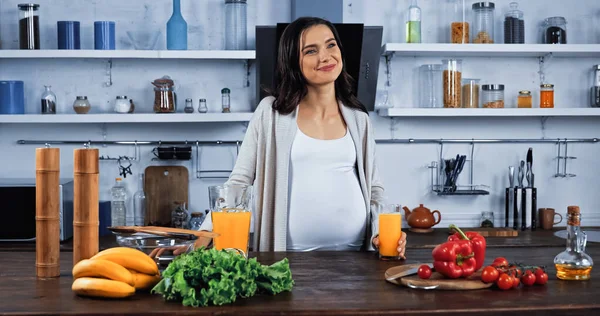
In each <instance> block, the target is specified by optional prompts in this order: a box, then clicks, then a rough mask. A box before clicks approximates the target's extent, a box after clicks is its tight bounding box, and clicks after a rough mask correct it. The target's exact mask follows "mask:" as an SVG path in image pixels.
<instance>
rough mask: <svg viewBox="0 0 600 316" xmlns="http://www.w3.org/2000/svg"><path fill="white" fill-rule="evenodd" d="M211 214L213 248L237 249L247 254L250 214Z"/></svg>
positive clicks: (225, 212)
mask: <svg viewBox="0 0 600 316" xmlns="http://www.w3.org/2000/svg"><path fill="white" fill-rule="evenodd" d="M224 210H225V211H224V212H211V215H212V223H213V232H215V233H218V234H220V236H218V237H215V248H216V249H217V250H221V249H224V248H238V249H241V250H243V251H244V252H245V253H248V237H249V235H250V217H251V213H250V212H227V209H224Z"/></svg>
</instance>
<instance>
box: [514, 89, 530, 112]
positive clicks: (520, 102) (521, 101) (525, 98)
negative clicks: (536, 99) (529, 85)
mask: <svg viewBox="0 0 600 316" xmlns="http://www.w3.org/2000/svg"><path fill="white" fill-rule="evenodd" d="M517 107H518V108H532V107H533V102H532V98H531V91H529V90H521V91H519V96H518V97H517Z"/></svg>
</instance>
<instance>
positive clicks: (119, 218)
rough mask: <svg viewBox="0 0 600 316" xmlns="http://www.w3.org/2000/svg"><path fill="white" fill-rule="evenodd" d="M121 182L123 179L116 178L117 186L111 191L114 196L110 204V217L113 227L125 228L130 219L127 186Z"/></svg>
mask: <svg viewBox="0 0 600 316" xmlns="http://www.w3.org/2000/svg"><path fill="white" fill-rule="evenodd" d="M121 180H122V179H121V178H115V185H114V186H113V187H112V188H111V190H110V193H111V196H112V199H111V202H110V217H111V224H112V226H124V225H126V223H127V222H129V218H126V214H127V207H126V203H127V189H125V186H124V185H123V183H122V182H121ZM131 220H133V219H131Z"/></svg>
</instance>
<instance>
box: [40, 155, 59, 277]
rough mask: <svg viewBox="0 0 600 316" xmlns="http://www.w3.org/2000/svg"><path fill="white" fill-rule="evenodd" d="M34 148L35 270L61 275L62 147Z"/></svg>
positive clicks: (42, 274)
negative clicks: (60, 209) (60, 187)
mask: <svg viewBox="0 0 600 316" xmlns="http://www.w3.org/2000/svg"><path fill="white" fill-rule="evenodd" d="M48 147H49V146H48V145H46V148H36V150H35V273H36V275H37V277H38V278H55V277H58V276H60V213H59V212H60V211H59V195H60V191H59V185H60V183H59V177H60V149H58V148H48Z"/></svg>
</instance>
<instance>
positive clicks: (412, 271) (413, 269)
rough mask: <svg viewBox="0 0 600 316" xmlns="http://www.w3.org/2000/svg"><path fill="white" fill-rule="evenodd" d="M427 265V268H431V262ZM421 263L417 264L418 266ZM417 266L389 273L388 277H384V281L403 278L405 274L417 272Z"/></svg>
mask: <svg viewBox="0 0 600 316" xmlns="http://www.w3.org/2000/svg"><path fill="white" fill-rule="evenodd" d="M426 265H427V266H429V268H431V269H433V264H432V263H428V264H426ZM420 266H421V265H419V267H420ZM419 267H414V268H412V269H408V270H404V271H402V272H398V273H396V274H393V275H390V276H389V277H387V278H385V279H386V281H393V280H396V279H399V278H403V277H405V276H409V275H413V274H417V271H419Z"/></svg>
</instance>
